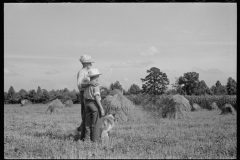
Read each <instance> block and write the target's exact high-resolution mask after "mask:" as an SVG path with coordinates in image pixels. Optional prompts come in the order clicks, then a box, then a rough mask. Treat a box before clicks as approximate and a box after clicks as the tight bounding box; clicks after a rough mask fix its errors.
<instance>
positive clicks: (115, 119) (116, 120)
mask: <svg viewBox="0 0 240 160" xmlns="http://www.w3.org/2000/svg"><path fill="white" fill-rule="evenodd" d="M115 115H116V114H115V113H114V114H112V116H113V118H114V122H115V123H116V122H118V118H116V116H115Z"/></svg>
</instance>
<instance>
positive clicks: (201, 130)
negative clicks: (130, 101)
mask: <svg viewBox="0 0 240 160" xmlns="http://www.w3.org/2000/svg"><path fill="white" fill-rule="evenodd" d="M19 106H20V105H19V104H18V105H4V158H6V159H8V158H11V159H19V158H25V159H26V158H41V159H45V158H48V159H49V158H52V159H63V158H66V159H77V158H78V159H81V158H84V159H86V158H91V159H94V158H96V159H98V158H103V159H108V158H112V159H115V158H124V159H125V158H126V159H130V158H137V159H139V158H144V159H148V158H150V159H156V158H160V159H162V158H166V159H171V158H178V159H183V158H184V159H191V158H192V159H196V158H197V159H201V158H202V159H203V158H204V159H205V158H206V159H215V158H217V159H225V158H226V159H231V158H232V159H235V158H236V156H237V122H236V116H232V115H220V111H208V110H201V111H198V112H191V113H190V115H191V119H186V120H167V119H159V118H156V116H153V115H152V114H151V113H149V112H145V111H143V110H142V109H141V107H140V106H137V107H135V109H134V111H133V112H132V113H134V116H133V120H132V121H130V122H129V123H119V124H117V125H116V126H115V128H113V131H112V133H111V134H110V140H109V141H108V142H104V143H90V142H81V141H78V142H73V140H72V139H73V136H72V133H73V130H74V129H75V128H76V127H77V126H78V125H79V124H80V122H81V118H80V105H74V106H73V107H71V108H64V109H63V110H62V113H55V114H52V115H50V114H45V111H46V110H47V106H46V105H42V104H34V105H30V106H25V107H19Z"/></svg>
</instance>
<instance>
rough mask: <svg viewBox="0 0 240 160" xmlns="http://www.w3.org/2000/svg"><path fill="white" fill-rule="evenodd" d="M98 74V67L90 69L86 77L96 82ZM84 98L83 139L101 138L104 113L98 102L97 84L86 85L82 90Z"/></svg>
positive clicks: (96, 139)
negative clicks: (84, 128)
mask: <svg viewBox="0 0 240 160" xmlns="http://www.w3.org/2000/svg"><path fill="white" fill-rule="evenodd" d="M99 75H101V74H100V73H99V71H98V69H95V68H93V69H90V70H89V71H88V75H87V76H88V77H90V81H91V82H93V83H98V78H99ZM84 99H85V100H86V106H85V107H86V108H85V127H86V132H85V135H84V140H88V139H90V140H91V141H93V142H95V141H99V140H100V139H101V131H102V120H101V117H103V116H104V115H105V113H104V109H103V107H102V104H101V102H100V100H101V97H100V88H99V85H98V86H88V87H87V88H86V89H85V91H84Z"/></svg>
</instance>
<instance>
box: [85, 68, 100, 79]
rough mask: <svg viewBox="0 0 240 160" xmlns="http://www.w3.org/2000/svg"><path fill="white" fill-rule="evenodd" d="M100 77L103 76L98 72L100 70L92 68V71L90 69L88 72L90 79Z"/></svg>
mask: <svg viewBox="0 0 240 160" xmlns="http://www.w3.org/2000/svg"><path fill="white" fill-rule="evenodd" d="M98 75H101V74H100V73H99V71H98V69H96V68H92V69H89V70H88V75H87V76H88V77H94V76H98Z"/></svg>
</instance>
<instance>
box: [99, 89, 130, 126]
mask: <svg viewBox="0 0 240 160" xmlns="http://www.w3.org/2000/svg"><path fill="white" fill-rule="evenodd" d="M112 93H113V92H112ZM102 106H103V108H104V110H105V114H106V115H107V114H115V115H116V116H115V117H116V118H118V119H119V120H120V121H123V122H127V121H128V120H129V118H130V117H131V115H130V111H131V109H133V108H134V105H133V103H132V102H131V101H130V100H129V99H127V98H126V97H125V96H124V95H123V94H122V93H121V92H118V91H114V94H110V95H108V96H107V97H106V98H104V99H103V100H102Z"/></svg>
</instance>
